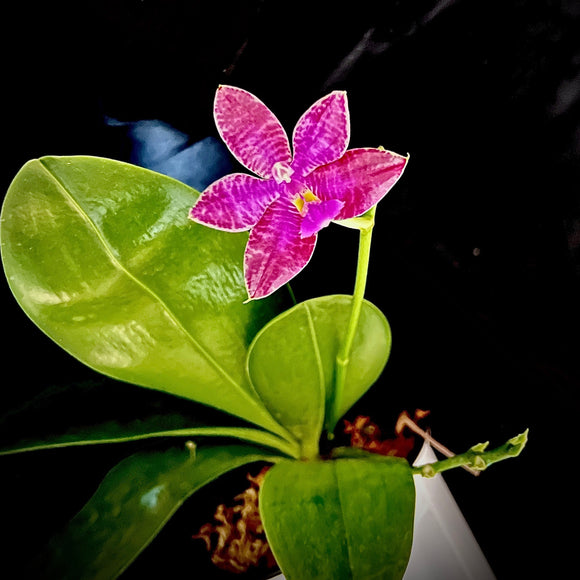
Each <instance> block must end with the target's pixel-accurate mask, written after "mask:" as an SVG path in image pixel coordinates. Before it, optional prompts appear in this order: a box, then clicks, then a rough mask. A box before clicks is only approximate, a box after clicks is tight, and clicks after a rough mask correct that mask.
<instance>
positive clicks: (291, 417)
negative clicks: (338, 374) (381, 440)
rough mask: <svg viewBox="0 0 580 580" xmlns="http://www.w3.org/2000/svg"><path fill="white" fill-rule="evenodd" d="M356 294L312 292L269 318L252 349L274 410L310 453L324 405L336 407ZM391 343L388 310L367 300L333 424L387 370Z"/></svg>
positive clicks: (253, 370)
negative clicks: (341, 354) (338, 359)
mask: <svg viewBox="0 0 580 580" xmlns="http://www.w3.org/2000/svg"><path fill="white" fill-rule="evenodd" d="M351 304H352V297H350V296H342V295H334V296H323V297H320V298H314V299H312V300H308V301H306V302H302V303H300V304H298V305H297V306H295V307H293V308H291V309H290V310H287V311H286V312H284V313H282V314H281V315H279V316H278V317H277V318H275V319H274V320H272V321H271V322H269V323H268V324H267V325H266V326H265V327H264V328H263V329H262V330H261V331H260V332H259V333H258V334H257V335H256V338H255V339H254V342H253V343H252V344H251V346H250V350H249V351H248V373H249V376H250V380H251V383H252V385H253V387H254V388H255V389H256V391H257V392H258V394H259V395H260V397H261V398H262V400H263V401H264V403H265V405H266V407H267V408H268V409H269V410H270V412H271V413H272V415H273V416H274V417H275V418H276V419H277V420H278V421H279V422H280V423H281V424H282V425H284V426H285V427H286V428H288V430H290V431H291V432H292V434H293V435H294V436H295V437H296V438H297V439H298V440H300V441H301V442H302V445H303V448H304V451H305V454H306V455H311V453H310V451H313V450H315V449H317V448H318V440H319V437H320V433H321V430H322V427H323V422H324V414H325V407H326V408H327V409H328V413H330V410H331V409H332V408H333V405H332V400H333V397H334V396H335V394H334V379H335V368H336V357H337V354H338V352H339V349H340V346H341V344H342V342H343V340H344V337H345V334H346V330H347V327H348V322H349V319H350V315H351V309H352V306H351ZM390 348H391V332H390V328H389V324H388V322H387V320H386V318H385V317H384V315H383V314H382V313H381V312H380V310H378V309H377V308H376V307H375V306H374V305H373V304H371V303H370V302H368V301H365V302H363V305H362V309H361V315H360V319H359V324H358V327H357V332H356V335H355V339H354V341H353V346H352V350H351V354H350V357H349V361H348V365H347V373H346V381H345V385H344V390H343V393H342V397H341V401H340V404H339V405H338V409H339V416H338V417H333V416H330V415H329V416H328V417H327V425H328V426H331V427H332V426H334V423H335V422H336V420H338V418H339V417H340V416H341V415H342V414H344V413H345V412H346V411H347V410H348V409H349V408H350V407H351V406H352V405H353V404H354V403H355V402H356V401H357V400H358V399H359V398H360V397H361V395H362V394H364V393H365V392H366V391H367V389H368V388H369V387H370V386H371V385H372V384H373V383H374V382H375V381H376V379H377V378H378V376H379V375H380V373H381V371H382V370H383V368H384V366H385V364H386V362H387V359H388V356H389V352H390Z"/></svg>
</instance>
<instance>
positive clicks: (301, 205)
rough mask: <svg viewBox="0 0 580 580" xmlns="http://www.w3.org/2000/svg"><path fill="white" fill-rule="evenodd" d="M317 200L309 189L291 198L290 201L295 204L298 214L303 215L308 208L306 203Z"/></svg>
mask: <svg viewBox="0 0 580 580" xmlns="http://www.w3.org/2000/svg"><path fill="white" fill-rule="evenodd" d="M317 201H320V199H319V198H318V197H316V196H315V195H314V194H313V193H312V192H311V191H305V192H304V193H302V194H299V195H298V196H297V197H296V198H295V199H293V200H292V203H293V204H294V205H295V206H296V209H297V210H298V212H299V213H300V215H301V216H304V215H305V214H306V210H307V209H308V206H307V204H309V203H312V202H317Z"/></svg>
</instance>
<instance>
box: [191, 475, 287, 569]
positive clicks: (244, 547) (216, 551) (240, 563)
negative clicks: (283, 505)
mask: <svg viewBox="0 0 580 580" xmlns="http://www.w3.org/2000/svg"><path fill="white" fill-rule="evenodd" d="M268 469H269V467H264V468H263V469H262V471H260V473H259V474H258V475H257V476H256V477H252V476H251V475H250V474H248V475H247V478H248V480H249V481H250V483H251V485H250V487H249V488H248V489H246V490H245V491H243V492H242V493H241V494H239V495H237V496H236V497H235V498H234V501H236V502H238V503H237V504H236V505H234V506H231V507H228V506H226V505H225V504H221V505H219V506H218V508H217V510H216V512H215V515H214V518H215V521H216V522H217V523H208V524H205V525H204V526H202V527H201V529H200V530H199V532H198V533H197V534H196V535H194V536H193V538H194V539H199V540H203V541H204V542H205V544H206V546H207V549H208V551H209V552H211V561H212V562H213V563H214V564H215V565H216V566H217V567H218V568H220V569H222V570H227V571H229V572H235V573H242V572H247V571H248V569H249V568H250V567H252V566H259V565H261V564H264V565H265V566H266V567H268V568H272V567H274V566H275V565H276V561H275V560H274V556H273V555H272V552H271V550H270V546H269V545H268V542H267V541H266V535H265V533H264V527H263V526H262V521H261V520H260V512H259V510H258V493H259V490H260V485H261V484H262V482H263V481H264V476H265V475H266V471H267V470H268Z"/></svg>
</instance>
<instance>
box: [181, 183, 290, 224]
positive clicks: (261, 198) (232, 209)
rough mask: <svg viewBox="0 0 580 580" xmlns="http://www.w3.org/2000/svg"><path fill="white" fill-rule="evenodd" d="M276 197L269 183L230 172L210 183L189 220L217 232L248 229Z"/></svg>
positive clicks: (191, 212) (256, 221)
mask: <svg viewBox="0 0 580 580" xmlns="http://www.w3.org/2000/svg"><path fill="white" fill-rule="evenodd" d="M277 197H278V193H276V191H275V190H274V189H273V188H272V187H271V182H268V181H262V180H261V179H259V178H257V177H254V176H252V175H246V174H245V173H232V174H230V175H226V176H225V177H222V178H221V179H219V180H218V181H216V182H214V183H212V184H211V185H210V186H209V187H208V188H207V189H206V190H205V191H204V192H203V193H202V194H201V196H200V197H199V199H198V200H197V203H196V204H195V205H194V206H193V208H192V209H191V211H190V212H189V217H190V218H191V219H192V220H194V221H196V222H198V223H201V224H204V225H206V226H210V227H212V228H216V229H219V230H225V231H229V232H240V231H244V230H249V229H250V228H251V227H253V226H255V225H256V224H257V223H258V221H259V220H260V218H261V217H262V215H264V212H265V211H266V209H267V207H268V206H269V205H270V204H271V203H272V202H273V201H274V200H275V199H276V198H277Z"/></svg>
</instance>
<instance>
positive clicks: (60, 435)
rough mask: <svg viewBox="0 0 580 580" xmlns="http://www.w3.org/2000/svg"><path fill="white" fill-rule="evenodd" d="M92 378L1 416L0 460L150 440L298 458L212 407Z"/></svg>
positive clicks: (46, 393)
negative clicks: (248, 448)
mask: <svg viewBox="0 0 580 580" xmlns="http://www.w3.org/2000/svg"><path fill="white" fill-rule="evenodd" d="M96 377H97V379H98V380H93V381H84V382H80V383H72V384H64V385H58V386H54V387H48V388H46V389H44V390H43V391H41V392H40V393H37V394H36V396H34V397H32V398H30V399H28V400H27V401H26V402H24V403H23V404H22V405H20V406H16V407H13V408H11V409H10V410H9V411H8V412H6V413H5V414H4V415H3V416H2V417H0V455H11V454H14V453H21V452H24V451H37V450H45V449H54V448H63V447H71V446H79V445H92V444H102V443H123V442H127V441H136V440H142V439H149V438H153V437H155V438H159V437H193V436H209V437H216V436H217V437H232V438H235V439H240V440H244V441H248V442H252V443H257V444H260V445H264V446H268V447H272V448H274V449H278V450H280V451H282V452H284V453H286V454H288V455H290V456H299V455H298V450H297V448H296V446H292V445H291V444H290V443H288V442H286V441H285V440H282V439H280V438H279V437H277V436H276V435H273V434H272V433H268V432H266V431H263V430H261V429H255V428H252V424H250V423H246V422H245V421H242V420H240V419H238V418H236V417H233V416H231V415H227V414H225V413H222V412H220V411H217V410H216V409H212V408H211V407H206V406H204V405H199V404H197V403H194V402H193V401H189V400H187V399H181V398H177V397H173V396H169V395H167V394H165V393H161V392H158V391H153V390H150V389H139V388H137V387H136V386H134V385H128V384H125V383H120V382H117V381H113V380H112V379H108V378H106V377H101V376H99V375H96ZM112 401H114V405H112V404H111V402H112Z"/></svg>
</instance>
